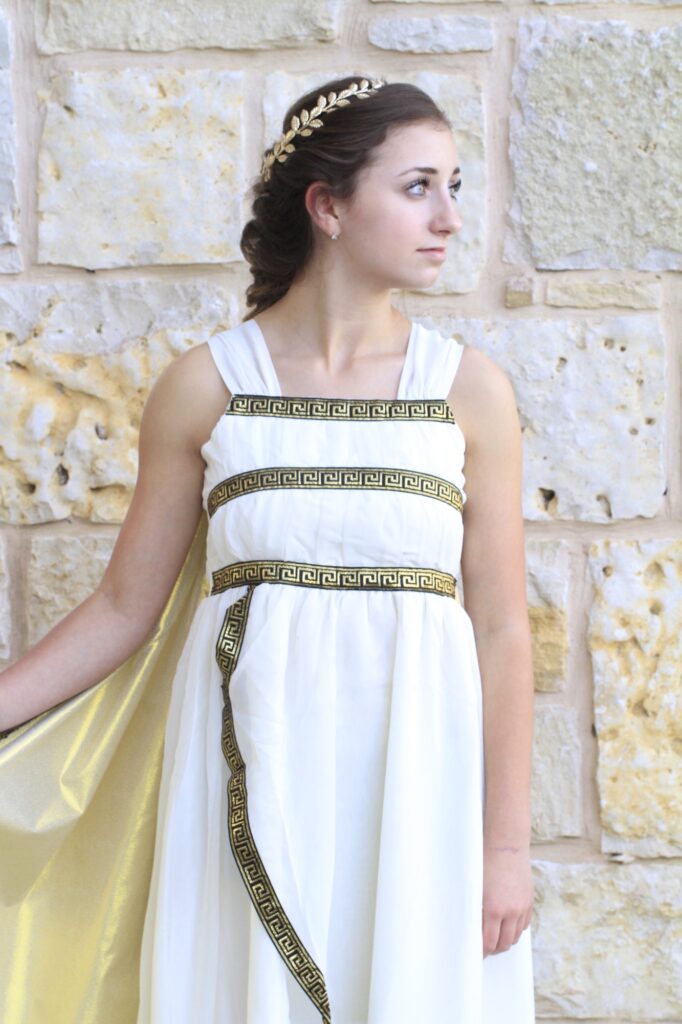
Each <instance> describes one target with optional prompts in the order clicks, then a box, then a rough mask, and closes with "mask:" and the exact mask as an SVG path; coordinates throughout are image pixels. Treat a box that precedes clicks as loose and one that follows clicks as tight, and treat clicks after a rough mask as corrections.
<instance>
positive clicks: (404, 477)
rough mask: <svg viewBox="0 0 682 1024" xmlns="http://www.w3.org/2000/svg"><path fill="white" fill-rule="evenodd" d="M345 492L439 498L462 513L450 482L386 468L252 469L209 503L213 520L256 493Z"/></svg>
mask: <svg viewBox="0 0 682 1024" xmlns="http://www.w3.org/2000/svg"><path fill="white" fill-rule="evenodd" d="M309 487H310V488H324V487H327V488H343V489H351V488H352V489H355V488H357V489H359V490H386V491H403V492H405V493H407V494H418V495H421V496H423V497H426V498H437V499H438V500H439V501H445V502H447V504H449V505H452V506H453V507H454V508H455V509H456V510H457V511H458V512H461V511H462V505H463V502H462V492H461V491H460V489H459V488H458V487H457V486H456V485H455V484H453V483H451V481H450V480H445V479H444V478H443V477H440V476H434V475H433V474H431V473H419V472H417V471H416V470H411V469H394V468H391V467H385V466H267V467H265V468H263V469H249V470H246V471H245V472H243V473H235V474H234V475H233V476H230V477H227V479H226V480H222V481H221V482H220V483H219V484H216V485H215V487H212V488H211V491H210V492H209V495H208V500H207V503H206V504H207V511H208V515H209V518H210V517H211V516H213V515H214V513H215V512H216V511H217V510H218V509H219V508H220V506H221V505H224V504H226V503H227V502H228V501H232V500H233V499H234V498H239V497H241V496H242V495H244V494H251V493H253V492H254V491H260V490H274V489H276V488H296V489H299V488H309Z"/></svg>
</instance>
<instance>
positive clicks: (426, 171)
mask: <svg viewBox="0 0 682 1024" xmlns="http://www.w3.org/2000/svg"><path fill="white" fill-rule="evenodd" d="M459 170H460V168H459V167H455V169H454V171H453V172H452V173H453V174H457V173H458V172H459ZM410 171H421V172H422V173H423V174H438V171H437V170H436V168H435V167H408V168H407V170H406V171H401V172H400V174H396V178H402V176H403V174H409V173H410Z"/></svg>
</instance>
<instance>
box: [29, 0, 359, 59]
mask: <svg viewBox="0 0 682 1024" xmlns="http://www.w3.org/2000/svg"><path fill="white" fill-rule="evenodd" d="M340 15H341V10H340V5H339V4H338V2H337V0H277V3H274V4H273V3H272V2H271V0H248V2H247V0H229V3H226V2H225V0H201V3H200V4H195V3H187V0H164V2H163V4H157V3H142V4H141V3H139V2H137V0H116V3H114V4H112V3H110V2H109V0H88V2H87V3H86V4H84V3H82V0H37V2H36V15H35V30H36V45H37V47H38V52H39V53H67V52H69V51H73V50H160V51H161V52H164V51H167V50H181V49H187V48H191V49H202V48H206V49H214V48H221V49H223V50H268V49H270V48H271V47H277V48H284V47H297V46H301V45H305V44H307V43H314V42H319V43H333V42H335V41H338V39H339V18H340Z"/></svg>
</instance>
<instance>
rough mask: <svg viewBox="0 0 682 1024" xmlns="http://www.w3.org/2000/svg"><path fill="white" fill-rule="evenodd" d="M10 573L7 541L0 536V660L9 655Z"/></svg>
mask: <svg viewBox="0 0 682 1024" xmlns="http://www.w3.org/2000/svg"><path fill="white" fill-rule="evenodd" d="M9 595H10V575H9V566H8V564H7V541H6V540H5V539H4V538H2V537H0V661H7V660H8V659H9V656H10V646H9V645H10V633H11V629H12V618H11V611H10V599H9Z"/></svg>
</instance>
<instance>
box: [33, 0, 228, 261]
mask: <svg viewBox="0 0 682 1024" xmlns="http://www.w3.org/2000/svg"><path fill="white" fill-rule="evenodd" d="M78 6H79V8H80V9H81V10H84V8H82V7H81V5H78ZM115 6H116V5H114V8H115ZM89 9H90V8H88V10H89ZM111 10H112V5H110V4H109V5H107V11H111ZM158 20H159V21H161V20H162V19H158ZM103 22H104V23H106V24H108V23H109V18H108V17H107V18H103ZM50 84H51V87H52V89H51V92H45V93H41V94H40V97H41V99H42V100H43V101H44V105H45V126H44V129H43V135H42V139H41V143H40V153H39V158H38V168H39V170H38V260H39V262H41V263H57V264H66V265H68V266H78V267H87V268H89V269H98V268H102V267H129V266H142V265H145V264H146V265H149V264H175V263H224V262H228V261H235V260H240V261H241V260H242V255H241V251H240V249H239V238H240V236H241V195H242V194H243V192H244V191H245V189H246V174H245V170H246V168H245V157H244V143H243V124H242V120H243V118H242V108H243V103H244V76H243V74H242V73H241V72H238V71H221V70H218V69H216V68H211V69H187V70H182V69H178V68H170V67H168V68H156V69H148V68H139V67H134V68H132V67H131V68H119V69H116V70H102V71H75V70H74V71H62V72H59V73H56V74H53V75H52V77H51V79H50Z"/></svg>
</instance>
